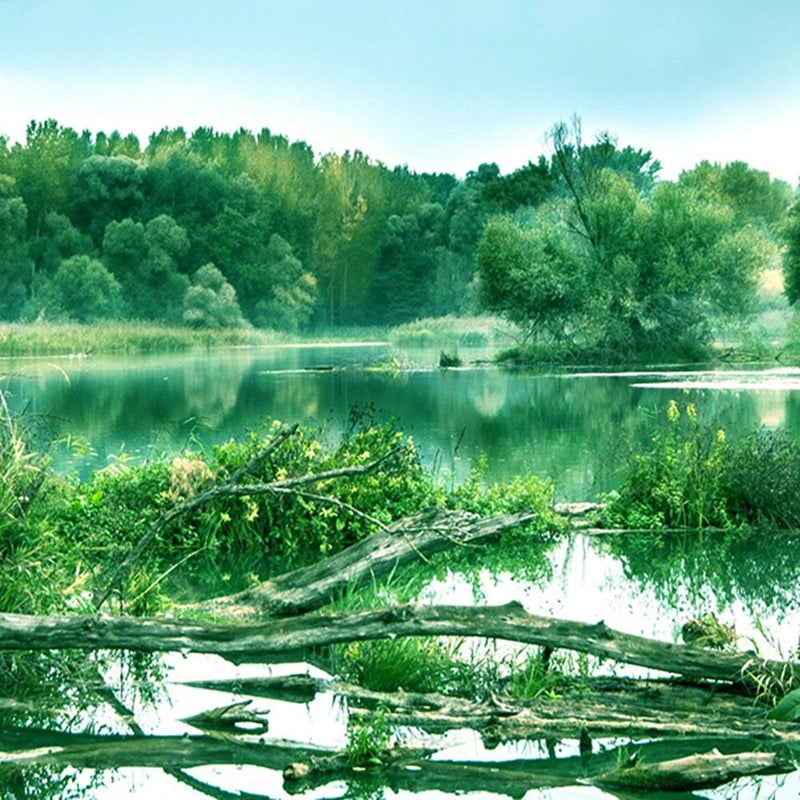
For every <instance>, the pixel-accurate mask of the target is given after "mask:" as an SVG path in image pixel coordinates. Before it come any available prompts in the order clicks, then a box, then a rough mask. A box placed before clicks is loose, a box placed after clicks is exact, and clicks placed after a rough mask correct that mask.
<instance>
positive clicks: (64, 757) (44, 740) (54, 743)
mask: <svg viewBox="0 0 800 800" xmlns="http://www.w3.org/2000/svg"><path fill="white" fill-rule="evenodd" d="M332 752H333V751H331V750H325V749H323V748H314V747H306V746H303V745H299V744H297V743H296V742H286V741H282V740H272V741H269V742H265V741H261V740H260V739H256V737H250V738H249V739H248V738H247V737H232V736H205V735H200V736H145V735H135V736H111V735H108V736H91V735H84V734H70V733H61V732H58V731H44V730H42V731H32V730H31V729H29V728H25V729H14V728H6V729H4V730H3V731H0V764H19V765H20V766H27V765H32V764H37V765H64V764H70V765H72V766H74V767H75V768H76V769H83V768H89V769H117V768H120V769H121V768H125V767H148V768H162V769H188V768H190V767H197V766H203V765H204V764H250V765H253V766H258V767H265V768H267V769H274V770H283V769H285V768H286V766H287V765H288V764H291V763H293V762H295V761H298V760H301V759H308V758H321V757H323V756H325V755H329V754H332Z"/></svg>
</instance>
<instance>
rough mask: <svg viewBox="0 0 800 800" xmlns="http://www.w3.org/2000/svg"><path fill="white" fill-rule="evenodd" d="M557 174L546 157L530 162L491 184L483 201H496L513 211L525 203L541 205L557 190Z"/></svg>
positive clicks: (486, 189)
mask: <svg viewBox="0 0 800 800" xmlns="http://www.w3.org/2000/svg"><path fill="white" fill-rule="evenodd" d="M557 184H558V179H557V176H556V175H555V174H554V172H553V171H552V170H551V168H550V164H549V163H548V162H547V159H546V158H545V157H544V156H540V157H539V160H538V162H537V163H536V164H534V163H533V162H532V161H529V162H528V163H527V164H526V165H525V166H524V167H520V168H519V169H517V170H515V171H514V172H512V173H511V174H510V175H504V176H501V177H499V178H498V179H497V180H495V181H492V182H491V183H489V184H488V185H487V186H486V187H485V189H484V191H483V196H484V200H485V201H488V202H489V203H493V204H496V205H497V207H498V208H499V209H500V210H501V211H505V212H508V213H510V212H513V211H516V210H517V209H518V208H521V207H526V206H533V207H535V206H538V205H540V204H541V203H543V202H544V201H545V200H547V199H548V198H549V197H550V196H552V194H553V193H554V191H555V189H556V186H557Z"/></svg>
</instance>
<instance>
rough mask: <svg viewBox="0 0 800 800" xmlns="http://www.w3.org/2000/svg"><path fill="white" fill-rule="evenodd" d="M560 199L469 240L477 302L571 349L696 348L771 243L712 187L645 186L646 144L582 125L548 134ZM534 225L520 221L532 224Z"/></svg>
mask: <svg viewBox="0 0 800 800" xmlns="http://www.w3.org/2000/svg"><path fill="white" fill-rule="evenodd" d="M552 140H553V146H554V149H555V153H554V156H553V164H554V169H555V170H556V171H557V172H558V174H559V176H560V179H561V181H562V185H563V188H564V191H563V197H561V198H557V199H551V200H549V201H547V202H546V203H545V204H544V205H543V206H541V207H540V209H539V210H538V212H537V213H536V215H535V216H533V217H532V218H530V221H528V222H526V223H525V224H523V222H521V220H520V219H516V220H513V221H512V220H509V219H497V220H492V221H490V222H489V223H488V224H487V226H486V228H485V230H484V234H483V238H482V240H481V244H480V246H479V248H478V259H477V263H478V273H479V278H480V283H479V295H478V297H479V302H480V303H481V306H482V307H483V308H486V309H489V310H492V311H494V312H496V313H500V314H503V315H504V316H506V318H508V319H509V320H511V321H513V322H515V323H516V324H517V325H519V326H520V327H521V328H522V329H523V331H525V332H526V333H527V334H528V338H535V337H537V336H539V335H540V334H541V333H542V332H545V333H547V334H548V336H549V337H550V338H555V339H556V340H565V341H566V342H567V346H566V348H565V349H567V350H568V352H569V351H570V350H571V351H572V353H571V355H572V357H575V356H576V355H577V357H583V358H584V359H587V358H590V359H591V360H600V361H606V362H620V361H624V360H626V359H631V358H637V359H641V358H643V357H647V358H651V359H652V358H663V357H665V356H667V355H673V356H674V355H684V356H685V355H687V354H689V355H693V356H695V357H696V356H697V354H698V352H699V351H700V350H701V348H703V347H705V346H707V345H708V344H709V342H710V340H711V327H710V319H711V315H712V314H720V313H721V314H727V315H742V314H745V313H748V312H750V311H751V310H752V309H753V307H754V304H755V300H756V289H757V278H758V276H759V274H760V273H761V272H762V271H763V270H764V269H766V268H768V267H771V266H772V264H773V262H774V260H775V259H776V257H777V250H776V247H775V244H774V242H773V241H772V239H771V236H770V234H769V233H768V232H766V231H765V230H764V229H763V226H760V225H758V226H757V225H755V223H753V222H752V221H751V220H750V218H749V217H748V216H747V215H745V216H744V217H743V216H737V214H736V213H735V211H734V208H733V207H732V206H731V205H730V204H729V203H728V202H726V201H725V200H724V199H723V198H722V197H721V196H719V195H715V194H714V193H709V192H702V191H700V189H699V188H697V186H695V185H694V184H693V183H692V182H691V181H684V182H679V183H668V182H664V183H660V184H658V185H654V182H653V178H654V175H655V172H656V171H657V168H658V167H657V162H652V161H651V157H650V154H649V153H643V152H641V151H634V150H632V149H630V148H626V149H625V150H622V151H620V150H618V149H617V148H616V144H615V143H614V141H613V140H611V139H610V138H609V137H607V136H604V137H601V138H600V139H599V140H598V142H597V143H596V144H594V145H589V146H587V145H584V144H583V142H582V141H581V138H580V126H579V124H578V123H574V124H573V127H572V128H571V129H570V128H568V127H567V126H566V125H563V124H562V125H558V126H556V128H554V130H553V132H552ZM531 225H532V227H528V226H531Z"/></svg>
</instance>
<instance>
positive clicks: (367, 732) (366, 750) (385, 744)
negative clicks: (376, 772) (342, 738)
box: [345, 706, 394, 767]
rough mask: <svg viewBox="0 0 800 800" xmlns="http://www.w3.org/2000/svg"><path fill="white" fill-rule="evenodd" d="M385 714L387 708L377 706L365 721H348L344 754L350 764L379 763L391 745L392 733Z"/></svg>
mask: <svg viewBox="0 0 800 800" xmlns="http://www.w3.org/2000/svg"><path fill="white" fill-rule="evenodd" d="M387 716H388V712H387V709H386V708H384V707H383V706H379V707H378V709H377V710H376V711H374V712H373V713H371V714H370V715H369V717H368V718H367V719H366V721H365V722H355V721H353V720H349V721H348V723H347V746H346V748H345V756H346V758H347V763H348V764H350V766H352V767H367V766H374V765H379V764H380V763H381V756H382V755H383V753H384V751H385V750H387V749H388V748H389V746H390V745H391V743H392V737H393V735H394V732H393V730H392V727H391V725H390V724H389V721H388V719H387Z"/></svg>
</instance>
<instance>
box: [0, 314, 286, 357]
mask: <svg viewBox="0 0 800 800" xmlns="http://www.w3.org/2000/svg"><path fill="white" fill-rule="evenodd" d="M287 340H288V336H287V335H286V334H280V333H276V332H274V331H262V330H256V329H254V328H237V329H228V330H207V331H206V330H202V331H197V330H192V329H190V328H180V327H169V326H164V325H156V324H153V323H143V322H113V323H104V324H97V325H80V324H77V323H65V324H60V325H59V324H45V325H42V324H22V323H11V324H5V325H2V326H0V356H6V357H14V356H54V355H76V356H77V355H88V354H93V353H122V354H134V353H159V352H160V353H164V352H175V351H183V350H192V349H197V348H209V347H233V346H247V345H259V344H261V345H263V344H280V343H282V342H284V341H287Z"/></svg>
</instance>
